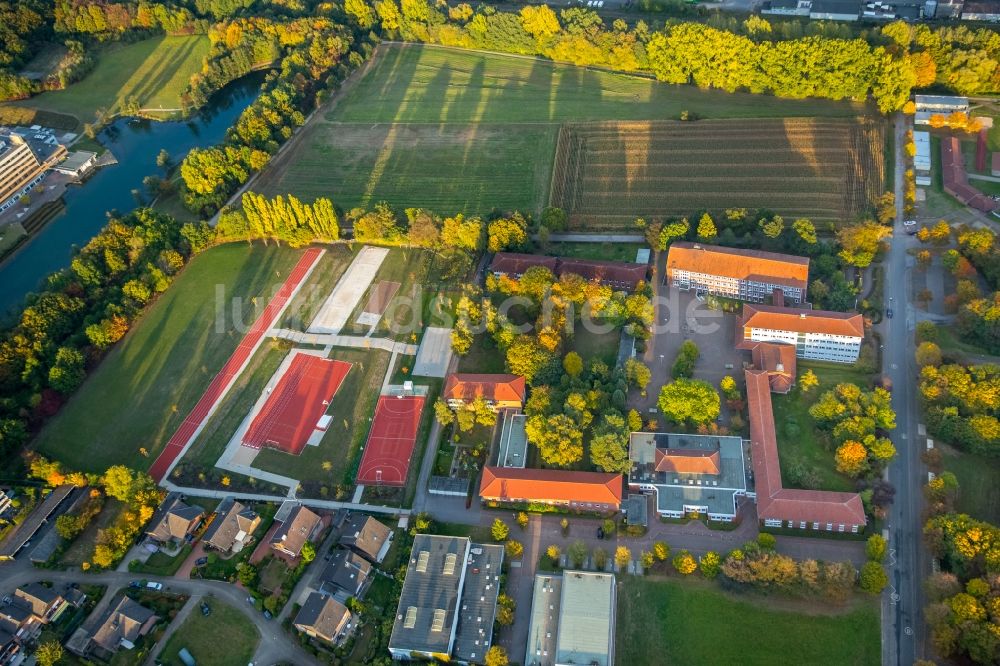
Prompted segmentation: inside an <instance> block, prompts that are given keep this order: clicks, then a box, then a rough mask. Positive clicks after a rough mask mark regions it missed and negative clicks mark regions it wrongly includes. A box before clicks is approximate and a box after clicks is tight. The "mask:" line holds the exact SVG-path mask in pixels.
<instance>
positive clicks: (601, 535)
mask: <svg viewBox="0 0 1000 666" xmlns="http://www.w3.org/2000/svg"><path fill="white" fill-rule="evenodd" d="M597 538H598V539H603V538H604V528H603V527H598V528H597Z"/></svg>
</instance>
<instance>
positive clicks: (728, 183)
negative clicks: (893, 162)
mask: <svg viewBox="0 0 1000 666" xmlns="http://www.w3.org/2000/svg"><path fill="white" fill-rule="evenodd" d="M884 145H885V124H884V123H883V122H881V121H878V120H875V119H871V118H867V117H865V118H853V119H837V118H826V119H818V118H784V119H779V118H774V119H753V120H701V121H697V122H679V121H677V122H674V121H646V122H635V121H632V122H598V123H569V124H565V125H563V126H562V128H561V129H560V132H559V141H558V144H557V148H556V157H555V163H554V165H553V173H552V186H551V190H550V205H552V206H558V207H560V208H563V209H564V210H566V211H567V212H568V213H569V217H570V225H571V226H572V227H573V228H576V229H586V230H603V229H621V228H624V227H627V226H629V225H630V224H631V223H632V222H633V221H634V220H635V218H636V217H647V218H648V217H657V216H670V215H676V216H680V215H691V214H692V213H693V212H695V211H698V210H702V209H708V210H712V211H722V210H724V209H726V208H751V209H753V208H766V209H768V210H772V211H774V212H775V213H777V214H779V215H782V216H784V217H788V218H796V217H807V218H809V219H812V220H813V221H831V222H840V221H847V220H853V219H854V218H856V217H857V216H859V215H862V214H864V213H865V212H866V211H867V210H868V209H869V208H870V207H871V206H872V205H873V204H874V202H875V199H876V198H877V197H878V196H879V194H880V193H881V190H882V183H883V169H884V164H883V146H884Z"/></svg>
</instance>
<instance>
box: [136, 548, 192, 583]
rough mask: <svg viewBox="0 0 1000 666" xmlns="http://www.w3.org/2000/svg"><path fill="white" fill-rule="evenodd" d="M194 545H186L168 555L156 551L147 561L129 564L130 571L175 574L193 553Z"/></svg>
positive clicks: (161, 574) (157, 574) (162, 574)
mask: <svg viewBox="0 0 1000 666" xmlns="http://www.w3.org/2000/svg"><path fill="white" fill-rule="evenodd" d="M191 549H192V547H191V546H190V545H186V546H184V547H182V548H181V549H180V551H179V552H178V553H177V554H176V555H173V556H171V555H167V554H166V553H164V552H162V551H159V550H158V551H156V552H155V553H153V554H152V555H150V556H149V559H148V560H146V561H145V562H136V563H135V564H132V565H130V566H129V571H131V572H133V573H139V574H149V575H150V576H173V575H174V574H175V573H177V570H178V569H180V568H181V565H182V564H184V560H186V559H187V558H188V555H190V554H191Z"/></svg>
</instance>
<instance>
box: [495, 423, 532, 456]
mask: <svg viewBox="0 0 1000 666" xmlns="http://www.w3.org/2000/svg"><path fill="white" fill-rule="evenodd" d="M503 413H504V416H503V426H502V427H501V429H500V451H499V453H498V454H497V465H498V466H499V467H520V468H523V467H524V465H525V461H526V460H527V456H528V436H527V434H525V431H524V425H525V423H527V421H528V417H527V416H525V415H524V414H520V413H518V412H517V411H515V410H510V409H505V410H503Z"/></svg>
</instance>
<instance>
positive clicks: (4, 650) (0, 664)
mask: <svg viewBox="0 0 1000 666" xmlns="http://www.w3.org/2000/svg"><path fill="white" fill-rule="evenodd" d="M20 653H21V641H19V640H18V638H17V635H16V634H15V633H14V632H13V631H11V629H10V627H7V626H5V625H4V623H3V622H0V666H8V665H10V664H14V663H20V657H19V656H18V655H19V654H20Z"/></svg>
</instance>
